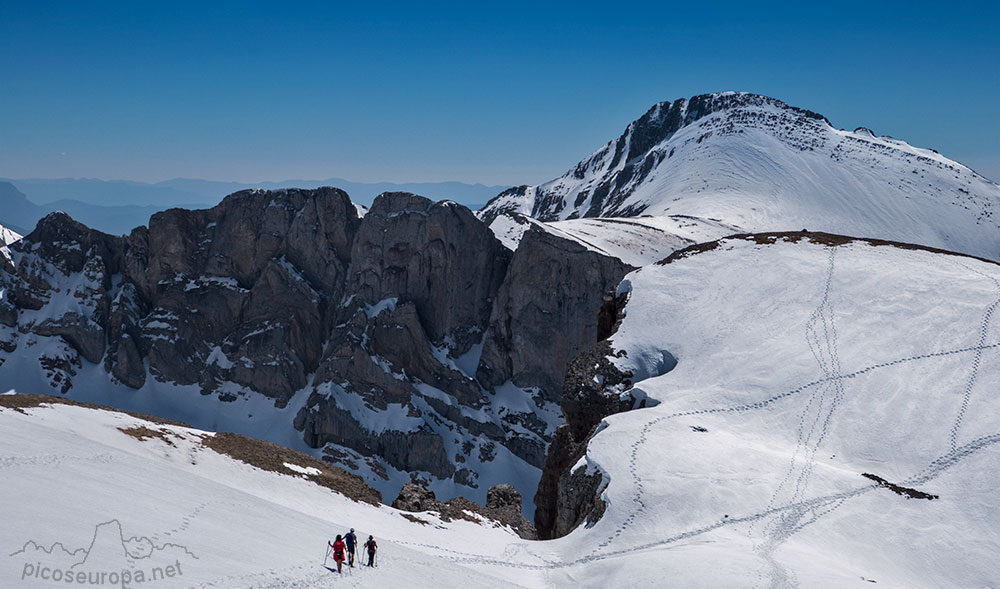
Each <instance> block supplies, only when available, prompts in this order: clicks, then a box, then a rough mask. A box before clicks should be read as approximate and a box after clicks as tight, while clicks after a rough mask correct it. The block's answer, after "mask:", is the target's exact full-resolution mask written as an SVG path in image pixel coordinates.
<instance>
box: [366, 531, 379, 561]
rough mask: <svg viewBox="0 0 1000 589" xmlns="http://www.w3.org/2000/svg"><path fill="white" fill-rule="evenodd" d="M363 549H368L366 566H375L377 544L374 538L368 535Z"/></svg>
mask: <svg viewBox="0 0 1000 589" xmlns="http://www.w3.org/2000/svg"><path fill="white" fill-rule="evenodd" d="M365 550H367V551H368V566H375V565H374V564H373V563H374V562H375V551H376V550H378V544H376V543H375V538H373V537H372V536H368V541H367V542H365Z"/></svg>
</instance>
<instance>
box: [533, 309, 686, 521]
mask: <svg viewBox="0 0 1000 589" xmlns="http://www.w3.org/2000/svg"><path fill="white" fill-rule="evenodd" d="M626 300H627V295H626V294H621V295H620V296H617V297H616V296H608V297H606V298H605V299H604V304H603V305H602V307H601V311H600V315H599V322H598V324H599V327H600V331H599V335H600V337H601V340H602V341H600V342H598V343H597V344H594V345H593V346H591V347H590V348H588V349H587V350H586V351H585V352H583V353H582V354H580V355H579V356H577V357H576V358H574V359H573V361H572V363H571V365H570V367H569V370H568V371H567V373H566V378H565V382H564V385H563V393H562V398H561V405H562V409H563V414H564V415H565V416H566V423H565V424H563V425H560V426H559V428H558V429H556V434H555V436H554V437H553V440H552V444H551V445H550V447H549V453H548V457H547V460H546V462H545V468H544V470H543V471H542V478H541V481H540V482H539V484H538V492H537V493H536V494H535V508H536V509H535V527H536V529H537V534H538V537H539V538H540V539H542V540H549V539H552V538H559V537H562V536H565V535H566V534H568V533H570V532H571V531H573V529H574V528H576V527H577V526H578V525H580V524H581V523H584V522H595V521H597V520H598V519H600V518H601V516H602V515H603V514H604V508H605V505H604V502H603V500H602V499H601V498H600V491H601V489H602V488H603V485H604V484H606V483H607V481H605V480H603V477H602V475H601V473H600V472H589V471H588V469H587V467H586V466H579V467H577V468H574V466H575V465H576V464H577V463H578V462H579V461H580V459H581V458H583V457H584V455H585V454H586V452H587V443H588V442H589V440H590V438H591V437H592V436H593V435H594V433H595V432H596V431H597V430H598V427H599V426H600V423H601V420H603V419H604V418H605V417H607V416H609V415H614V414H615V413H620V412H622V411H628V410H630V409H632V408H635V407H639V406H642V401H640V400H637V399H636V398H634V397H633V396H632V395H631V394H630V393H625V391H626V390H628V389H629V388H630V387H631V385H632V377H633V374H632V373H631V372H628V371H625V372H623V371H622V370H620V369H619V368H618V367H616V366H615V365H614V363H612V362H611V358H612V357H613V356H615V355H624V354H625V352H624V351H617V352H616V351H615V350H613V349H612V347H611V345H610V344H609V343H608V342H607V340H606V339H605V338H608V337H610V336H611V335H613V334H614V332H615V331H616V330H617V329H618V325H619V324H620V322H621V318H622V313H623V311H624V307H625V303H626ZM664 368H665V370H669V369H670V368H672V366H669V367H667V366H665V367H664Z"/></svg>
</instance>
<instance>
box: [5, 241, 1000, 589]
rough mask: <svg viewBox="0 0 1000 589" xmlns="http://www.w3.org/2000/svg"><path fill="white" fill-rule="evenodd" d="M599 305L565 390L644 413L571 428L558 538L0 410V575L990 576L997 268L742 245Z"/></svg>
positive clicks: (168, 436) (998, 539)
mask: <svg viewBox="0 0 1000 589" xmlns="http://www.w3.org/2000/svg"><path fill="white" fill-rule="evenodd" d="M531 239H533V238H531ZM620 295H621V296H622V297H623V298H627V303H626V304H625V305H624V308H623V310H622V311H623V313H622V316H621V318H620V324H619V325H618V327H617V332H616V333H615V334H614V335H613V336H612V337H611V339H610V341H609V342H607V343H606V345H607V346H608V349H609V350H610V352H611V353H609V354H607V355H606V356H602V358H603V360H600V361H598V362H586V363H585V364H581V363H579V362H578V363H575V365H574V368H575V369H577V370H583V373H581V374H580V376H581V378H580V379H579V380H574V381H573V382H575V383H577V384H579V383H583V382H589V383H594V384H595V385H597V386H598V387H600V388H599V394H598V395H596V396H590V397H591V400H599V399H597V398H598V397H604V398H609V399H611V400H612V401H613V402H615V403H617V402H618V401H619V400H625V401H626V405H627V407H626V408H630V407H636V406H639V407H641V408H636V409H633V410H630V411H624V412H620V413H617V414H612V415H608V416H605V417H604V418H603V419H598V420H597V422H596V423H595V424H594V427H593V429H592V430H590V431H588V432H585V433H584V438H590V439H589V444H588V445H586V446H585V452H584V453H583V454H581V455H580V457H579V458H578V459H574V460H572V461H571V462H570V464H569V467H570V468H569V469H568V471H569V472H568V473H567V479H566V481H565V482H567V483H569V484H568V485H564V486H562V487H561V490H560V492H559V493H558V497H559V501H560V504H559V505H558V506H556V507H557V509H558V510H559V511H560V513H561V514H562V517H573V516H574V515H575V516H577V517H579V518H580V519H581V520H589V523H587V525H580V526H578V527H575V529H573V530H572V531H571V532H570V533H568V535H565V536H563V537H561V538H558V539H555V540H551V541H547V542H531V541H526V540H523V539H521V538H519V537H517V536H516V535H515V534H514V533H513V532H511V531H510V530H508V529H505V528H502V527H495V526H494V524H492V523H491V522H489V521H486V520H483V519H481V518H478V517H476V515H475V514H474V513H471V512H470V513H469V514H468V515H469V520H468V521H467V520H463V519H454V520H452V521H444V520H443V519H441V518H440V517H438V516H436V515H435V514H433V513H405V514H404V513H401V512H399V511H396V510H395V509H392V508H389V507H386V506H377V505H372V504H369V503H365V502H363V501H361V502H358V501H353V500H351V499H350V498H348V497H345V496H343V495H339V494H336V493H330V491H329V490H328V489H325V488H322V487H320V486H318V485H317V484H315V481H313V480H311V479H313V477H314V475H313V474H311V473H312V472H313V471H311V470H310V469H311V468H313V466H312V463H306V462H302V460H304V458H301V459H298V460H290V459H287V458H286V459H283V460H284V462H286V463H287V464H284V465H281V464H277V465H276V466H277V468H276V469H274V470H269V469H266V468H262V467H261V466H260V465H256V466H254V465H253V462H251V464H245V463H243V462H241V461H238V460H234V459H233V457H232V456H231V455H226V454H224V453H223V454H220V453H218V452H213V451H211V446H212V444H211V439H212V438H214V437H215V435H213V434H212V433H210V432H204V431H198V430H191V429H189V428H182V427H180V426H176V425H171V424H163V423H156V422H150V421H147V420H144V419H142V418H140V417H136V416H126V415H122V414H120V413H111V412H106V411H100V410H94V409H86V408H80V407H72V406H62V405H57V406H54V407H26V408H23V409H22V411H24V413H19V412H17V411H16V410H11V409H2V408H0V431H3V432H4V436H5V437H4V440H5V443H4V445H3V446H2V448H0V469H2V470H3V471H4V473H5V475H6V477H7V478H6V479H5V480H6V481H7V483H5V484H4V485H3V486H0V500H2V501H3V502H4V504H5V505H17V506H18V508H17V509H15V510H11V511H10V513H9V514H8V516H9V517H8V520H7V521H6V522H5V523H6V524H7V525H4V526H2V527H0V547H2V548H4V553H5V555H10V556H5V557H4V559H3V560H4V562H3V563H0V581H3V583H4V584H5V585H13V584H16V583H23V584H24V585H25V586H28V587H35V586H37V587H45V586H51V584H46V583H44V582H42V581H41V580H39V579H38V578H36V577H34V576H33V575H34V571H35V570H37V569H38V568H40V567H42V566H46V565H48V564H49V563H50V562H52V563H56V564H58V565H60V566H65V567H71V566H72V564H73V563H75V562H79V561H80V560H81V558H82V557H83V556H84V554H85V556H86V558H83V564H82V565H79V566H78V568H77V569H76V570H74V572H79V571H83V570H86V571H90V570H94V569H95V567H96V569H97V570H101V569H100V567H103V566H109V563H113V565H116V568H113V569H111V570H121V568H127V569H128V570H144V571H146V570H147V569H148V570H152V568H153V567H157V566H159V567H161V568H164V567H165V566H166V565H167V564H173V563H175V562H176V563H179V571H180V573H181V574H180V576H176V575H175V577H176V578H170V579H163V580H161V581H160V583H159V584H156V585H154V584H150V586H164V587H179V586H183V587H192V586H193V587H210V586H240V587H333V586H335V585H342V584H345V583H346V584H348V585H352V586H358V585H365V586H367V585H379V586H382V585H385V586H396V585H402V584H405V585H407V586H413V587H441V586H449V587H452V586H463V587H499V586H504V587H507V586H525V587H565V586H584V587H606V586H614V585H627V586H637V587H646V586H662V585H663V584H664V583H665V582H667V583H669V584H670V585H671V586H680V587H762V586H773V587H794V586H802V587H847V586H853V585H859V586H865V587H867V586H870V584H875V585H876V586H880V587H886V586H887V587H980V586H992V585H995V584H996V583H997V581H998V580H1000V566H998V563H997V560H996V559H995V558H994V556H995V554H996V553H997V551H998V550H1000V532H998V531H997V530H998V529H1000V521H998V516H997V514H996V510H995V509H993V505H994V503H995V501H994V499H995V492H996V489H997V488H998V486H1000V480H998V477H1000V475H998V473H1000V454H998V452H997V450H998V448H1000V446H998V442H1000V429H998V428H1000V423H998V421H997V419H996V415H997V414H998V412H1000V406H998V403H1000V399H998V398H997V397H996V395H992V394H991V393H990V392H991V391H993V390H995V389H996V388H997V387H998V386H1000V371H998V370H995V369H993V368H994V363H995V362H996V361H997V357H996V351H997V350H998V349H1000V328H998V327H997V325H996V322H995V321H994V317H993V316H994V311H995V309H996V308H997V307H998V306H1000V267H998V266H997V265H996V264H993V263H988V262H984V261H981V260H976V259H973V258H968V257H963V256H957V255H953V254H947V253H939V252H933V251H929V250H927V249H922V248H919V247H912V246H905V247H904V246H896V245H892V244H889V243H886V242H877V241H864V240H854V239H851V238H843V237H839V236H831V235H824V234H801V233H800V234H784V235H779V234H770V235H754V236H745V237H741V238H733V239H726V240H722V241H719V242H713V243H710V244H707V245H702V246H695V247H691V248H688V249H686V250H682V251H681V252H679V253H677V254H675V255H672V256H671V257H670V258H669V259H668V262H667V263H665V264H661V265H650V266H647V267H645V268H643V269H641V270H638V271H636V272H634V273H632V274H630V275H629V277H628V279H627V280H626V281H624V282H623V284H622V287H621V289H620ZM587 371H590V372H587ZM615 373H618V374H619V375H627V378H626V381H627V382H626V381H621V382H619V384H618V385H615V384H613V381H614V376H615ZM569 393H570V397H571V398H572V396H573V395H572V393H573V391H569ZM3 399H4V397H0V407H2V406H3V405H4V402H3ZM572 415H573V414H571V415H570V417H572ZM573 425H574V424H573V423H570V424H567V425H566V426H562V427H561V428H560V431H563V432H565V431H568V430H570V429H572V427H573ZM587 479H592V480H596V484H595V485H593V486H590V485H589V484H587ZM588 491H589V492H590V493H592V495H591V496H590V497H589V498H588V497H587V496H586V495H587V492H588ZM126 496H127V497H129V498H130V500H129V501H122V500H121V498H122V497H126ZM598 506H599V508H598V509H597V510H596V511H595V510H593V509H590V508H592V507H594V508H596V507H598ZM540 509H541V506H540ZM349 526H353V527H357V528H358V530H359V532H361V534H362V535H366V534H374V535H375V537H376V538H377V539H378V541H379V545H380V547H381V552H380V560H379V565H380V566H379V567H378V568H377V569H374V570H366V569H360V570H353V571H351V573H350V576H346V577H343V578H341V577H338V576H335V575H333V574H331V573H329V572H328V571H327V570H326V569H324V568H323V567H322V566H321V563H322V558H323V557H322V555H321V554H320V551H319V550H318V547H320V546H321V545H322V544H323V543H324V542H325V541H326V540H327V539H328V537H329V536H330V535H331V534H335V533H340V532H341V531H342V530H344V529H346V528H348V527H349ZM129 538H131V541H129ZM123 540H125V542H123ZM54 545H56V546H54ZM60 547H61V548H62V550H61V551H60V550H57V548H60ZM95 548H97V550H96V556H93V557H92V554H94V552H95ZM150 548H151V549H152V550H150ZM143 549H145V551H143ZM43 550H45V553H43ZM80 550H83V552H78V551H80ZM126 554H128V555H131V556H132V557H133V559H132V561H130V562H128V564H127V566H125V567H122V566H121V562H122V559H124V558H125V555H126ZM74 557H75V558H74ZM92 558H93V562H92ZM168 558H169V560H168ZM115 559H117V560H115ZM91 565H94V566H91ZM29 567H35V568H29ZM175 572H177V571H175ZM29 573H30V574H29ZM147 574H149V573H148V572H147Z"/></svg>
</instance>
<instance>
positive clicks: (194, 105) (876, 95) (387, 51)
mask: <svg viewBox="0 0 1000 589" xmlns="http://www.w3.org/2000/svg"><path fill="white" fill-rule="evenodd" d="M998 23H1000V9H998V8H996V7H995V6H993V5H992V4H988V3H985V2H983V3H960V4H957V5H950V6H949V7H948V9H947V10H943V9H942V8H941V6H940V4H930V3H922V2H917V3H905V4H904V3H896V2H891V3H877V4H875V3H865V4H862V3H859V2H846V3H837V4H836V5H824V6H812V5H804V4H801V3H790V2H788V3H772V4H770V5H768V6H766V7H765V6H761V5H753V4H746V3H737V2H718V3H713V4H712V5H710V6H696V5H694V4H691V3H683V4H670V3H656V4H639V3H634V4H629V5H627V7H626V6H625V5H622V6H619V7H617V9H616V10H609V9H608V6H607V5H606V4H589V3H579V2H574V3H556V4H552V3H547V4H545V5H541V4H527V3H518V2H513V3H511V2H507V3H504V4H502V5H494V6H488V5H477V6H465V7H462V8H460V9H455V8H454V7H448V6H446V5H440V4H432V3H422V4H419V5H413V4H408V3H385V4H381V5H380V6H379V9H378V10H377V11H376V10H374V9H367V8H362V7H358V6H336V5H333V4H330V3H296V4H295V5H294V6H293V5H292V4H291V3H288V4H284V5H264V4H263V3H238V4H237V3H212V4H211V5H203V4H197V3H187V2H180V3H170V4H167V3H158V4H150V3H135V4H125V3H91V4H78V3H65V4H63V3H48V4H47V5H46V6H39V5H33V4H31V3H21V4H19V5H10V6H6V7H5V8H4V11H3V18H2V19H0V79H2V80H3V86H4V91H3V92H0V139H2V140H0V176H3V177H10V178H33V177H34V178H63V177H84V178H103V179H107V180H111V179H124V180H134V181H140V182H156V181H162V180H167V179H173V178H200V179H206V180H216V181H235V182H260V181H281V180H286V179H290V178H315V179H324V178H331V177H339V178H348V179H350V180H352V181H355V182H400V183H402V182H436V181H460V182H467V183H482V184H486V185H516V184H531V183H538V182H543V181H546V180H549V179H551V178H554V177H556V176H558V175H560V174H562V173H563V172H565V171H566V170H567V169H569V168H570V167H571V166H573V165H574V164H575V163H576V162H577V161H579V160H580V159H582V158H583V157H586V156H587V155H588V154H589V153H590V152H591V151H593V150H594V149H596V148H598V147H599V146H600V145H602V144H603V143H604V142H606V141H608V140H609V139H612V138H614V137H616V136H617V135H618V134H620V133H621V131H622V129H624V127H625V125H626V124H628V122H630V121H632V120H633V119H635V118H637V117H638V116H640V115H641V114H642V113H643V112H645V111H646V109H648V108H649V107H650V106H651V105H652V104H654V103H656V102H659V101H662V100H674V99H677V98H682V97H683V98H686V97H690V96H693V95H696V94H702V93H707V92H716V91H723V90H743V91H749V92H755V93H759V94H765V95H768V96H773V97H775V98H778V99H780V100H783V101H785V102H787V103H789V104H791V105H794V106H799V107H803V108H807V109H810V110H814V111H816V112H819V113H822V114H823V115H825V116H827V117H828V118H829V119H830V120H831V122H833V124H834V125H836V126H838V127H844V128H848V129H852V128H855V127H858V126H866V127H870V128H872V129H873V130H874V131H875V132H876V133H878V134H884V135H892V136H894V137H898V138H900V139H903V140H905V141H907V142H909V143H910V144H912V145H915V146H918V147H927V148H933V149H936V150H938V151H940V152H941V153H942V154H944V155H945V156H947V157H949V158H952V159H955V160H957V161H959V162H962V163H963V164H966V165H968V166H969V167H971V168H973V169H975V170H976V171H978V172H980V173H981V174H983V175H985V176H987V177H989V178H991V179H994V180H1000V145H998V142H997V140H996V137H998V136H1000V116H998V114H1000V107H998V101H997V99H996V96H998V95H1000V92H998V90H1000V75H998V74H1000V72H998V66H997V63H1000V43H998V41H997V40H996V39H997V38H998V35H997V34H998V32H1000V30H998V29H1000V25H998Z"/></svg>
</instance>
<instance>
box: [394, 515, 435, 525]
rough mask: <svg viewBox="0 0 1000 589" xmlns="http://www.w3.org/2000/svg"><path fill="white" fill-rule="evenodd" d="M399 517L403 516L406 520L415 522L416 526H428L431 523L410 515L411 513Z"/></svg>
mask: <svg viewBox="0 0 1000 589" xmlns="http://www.w3.org/2000/svg"><path fill="white" fill-rule="evenodd" d="M399 515H401V516H403V517H404V518H406V519H408V520H410V521H411V522H413V523H415V524H420V525H422V526H426V525H427V524H428V523H430V522H427V521H426V520H422V519H420V518H419V517H417V516H415V515H410V514H409V513H401V514H399Z"/></svg>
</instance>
